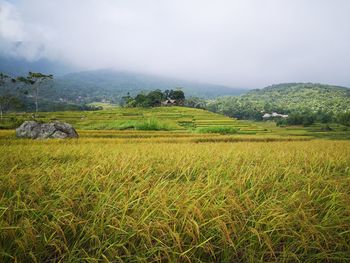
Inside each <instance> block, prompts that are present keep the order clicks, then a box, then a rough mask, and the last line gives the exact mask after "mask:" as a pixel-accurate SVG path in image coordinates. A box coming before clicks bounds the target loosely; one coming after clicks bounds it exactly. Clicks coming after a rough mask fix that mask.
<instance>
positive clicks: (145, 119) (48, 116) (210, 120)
mask: <svg viewBox="0 0 350 263" xmlns="http://www.w3.org/2000/svg"><path fill="white" fill-rule="evenodd" d="M31 116H32V114H31V113H10V114H6V115H5V117H4V120H2V121H0V129H10V128H16V127H18V126H19V125H20V124H21V123H22V122H23V121H24V120H32V117H31ZM38 120H40V121H44V122H47V121H52V120H59V121H65V122H68V123H71V124H72V125H73V126H74V127H75V128H77V129H80V130H120V129H135V130H140V129H142V130H155V131H157V130H172V131H189V132H190V131H200V132H204V131H208V132H213V131H215V130H216V131H219V134H220V130H221V131H222V133H224V134H226V132H224V130H225V129H226V130H227V131H228V132H229V134H230V133H231V132H230V130H231V131H232V132H233V131H234V130H236V129H239V131H238V133H237V134H240V135H244V134H246V135H256V136H265V135H273V136H275V135H276V136H309V137H313V138H320V139H322V138H323V139H337V140H338V139H345V140H347V139H350V129H349V128H347V127H344V126H342V125H339V124H330V127H331V129H332V131H322V126H324V124H315V125H313V126H310V127H302V126H293V127H276V125H275V123H274V122H269V121H268V122H253V121H244V120H236V119H232V118H228V117H226V116H223V115H220V114H215V113H212V112H208V111H206V110H201V109H193V108H186V107H157V108H120V107H113V106H110V105H109V108H108V109H105V110H101V111H80V112H79V111H73V112H69V111H67V112H40V113H39V118H38Z"/></svg>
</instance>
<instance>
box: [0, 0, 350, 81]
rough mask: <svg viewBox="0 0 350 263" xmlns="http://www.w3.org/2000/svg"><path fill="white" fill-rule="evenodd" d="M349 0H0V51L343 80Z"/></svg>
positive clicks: (95, 62)
mask: <svg viewBox="0 0 350 263" xmlns="http://www.w3.org/2000/svg"><path fill="white" fill-rule="evenodd" d="M349 14H350V1H349V0H123V1H122V0H12V1H11V0H0V54H2V55H4V54H5V55H8V56H14V57H20V58H25V59H27V60H30V61H35V60H37V59H40V58H46V59H50V60H53V61H59V62H63V63H66V64H67V65H73V66H75V67H77V68H79V69H81V70H90V69H101V68H114V69H116V70H128V71H135V72H141V73H150V74H157V75H163V76H169V77H176V78H182V79H187V80H195V81H201V82H208V83H215V84H223V85H227V86H232V87H244V88H262V87H265V86H268V85H270V84H274V83H275V84H276V83H283V82H316V83H328V84H336V85H343V86H350V74H349V73H350V15H349Z"/></svg>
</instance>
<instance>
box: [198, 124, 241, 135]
mask: <svg viewBox="0 0 350 263" xmlns="http://www.w3.org/2000/svg"><path fill="white" fill-rule="evenodd" d="M238 131H239V128H236V127H232V126H208V127H201V128H197V129H196V132H198V133H219V134H235V133H237V132H238Z"/></svg>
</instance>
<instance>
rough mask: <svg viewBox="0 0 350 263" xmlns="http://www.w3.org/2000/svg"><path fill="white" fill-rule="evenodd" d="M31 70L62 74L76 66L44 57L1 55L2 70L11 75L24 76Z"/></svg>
mask: <svg viewBox="0 0 350 263" xmlns="http://www.w3.org/2000/svg"><path fill="white" fill-rule="evenodd" d="M29 71H32V72H41V73H44V74H54V75H55V76H62V75H65V74H68V73H70V72H72V71H74V68H73V67H71V66H68V65H65V64H64V63H60V62H57V61H51V60H48V59H44V58H42V59H38V60H35V61H29V60H26V59H24V58H16V57H10V56H4V55H0V72H3V73H5V74H7V75H11V76H23V75H26V74H28V72H29Z"/></svg>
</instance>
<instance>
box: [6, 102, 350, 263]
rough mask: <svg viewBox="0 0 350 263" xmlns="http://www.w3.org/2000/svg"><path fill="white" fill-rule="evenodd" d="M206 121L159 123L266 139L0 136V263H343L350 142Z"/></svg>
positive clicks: (349, 255) (348, 254)
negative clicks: (225, 129)
mask: <svg viewBox="0 0 350 263" xmlns="http://www.w3.org/2000/svg"><path fill="white" fill-rule="evenodd" d="M168 109H169V110H170V111H174V112H172V113H169V115H172V114H183V115H184V114H185V113H183V112H182V113H181V112H180V113H179V110H177V112H176V107H174V109H172V108H168ZM111 111H114V110H113V109H112V110H111ZM115 111H116V112H119V113H120V111H119V110H115ZM162 113H164V112H162ZM202 113H203V114H202V115H201V116H198V115H197V113H196V114H193V116H192V117H189V116H183V115H181V116H178V117H176V118H175V117H174V116H173V117H174V118H173V120H171V118H169V116H167V117H164V118H160V117H158V118H157V120H158V121H160V122H163V121H164V122H169V123H170V124H171V125H178V121H179V120H180V119H181V121H183V120H184V119H185V118H186V120H188V121H189V120H192V121H191V122H192V123H193V122H194V123H195V124H196V125H200V124H203V123H206V125H204V126H201V127H211V125H210V124H209V123H216V125H215V127H217V126H220V125H222V126H223V127H227V126H230V125H227V123H228V122H229V121H231V122H232V125H231V127H238V126H236V125H233V124H241V125H246V126H242V127H245V128H249V127H250V128H254V127H253V126H255V127H258V128H259V129H261V130H262V131H263V130H264V129H268V131H264V132H261V133H256V134H244V133H241V134H240V133H236V134H225V135H222V134H220V133H198V132H195V131H192V130H191V128H188V127H189V126H181V125H178V126H179V128H177V129H174V130H167V131H151V130H137V129H130V130H118V129H108V130H105V129H101V130H96V129H88V128H87V127H89V125H93V124H94V122H92V119H91V118H90V117H86V119H81V118H78V117H77V116H78V114H82V113H81V112H80V113H76V114H77V116H70V115H69V114H68V113H62V114H63V115H62V117H61V119H64V120H65V121H68V120H67V118H70V120H72V121H73V120H76V122H75V123H74V125H75V126H76V127H78V128H79V130H78V132H79V134H80V138H79V139H73V140H27V139H17V138H15V135H14V130H0V155H1V156H2V158H0V262H348V261H350V141H348V140H326V139H315V137H314V136H305V134H307V132H305V133H301V134H292V135H291V134H288V133H287V132H283V130H282V129H281V130H278V129H277V128H272V127H271V129H270V127H269V126H268V125H269V124H266V125H265V126H263V125H264V124H261V125H262V126H259V123H258V124H256V123H244V122H240V121H237V120H231V119H228V118H226V117H224V116H220V117H218V118H222V120H221V119H219V120H218V121H217V122H216V121H213V120H216V117H217V116H216V115H215V116H213V115H211V114H212V113H206V112H205V111H203V112H202ZM84 114H87V113H84ZM89 114H90V113H89ZM93 114H96V112H93V113H91V115H93ZM99 114H100V115H101V117H102V116H105V118H106V119H108V117H106V116H109V115H110V114H106V113H103V111H101V112H99ZM104 114H105V115H104ZM123 114H124V115H123ZM125 114H129V115H125ZM132 114H134V115H132ZM136 114H140V112H137V111H136V112H131V111H130V112H122V113H121V114H120V115H118V116H125V118H124V120H125V121H130V119H128V118H130V116H131V119H132V118H136V119H137V118H139V117H137V116H140V115H136ZM186 114H188V115H190V113H189V112H186ZM206 114H207V115H206ZM142 115H143V116H144V115H146V117H145V118H146V119H147V118H149V117H150V116H151V115H148V116H147V111H146V112H143V113H142ZM209 115H210V116H211V118H213V120H212V121H210V117H208V116H209ZM42 116H43V117H42V118H43V119H44V118H46V119H49V118H51V117H52V116H54V117H55V118H57V119H60V116H59V115H58V113H42ZM135 116H136V117H135ZM152 116H153V117H154V114H153V113H152ZM120 118H123V117H120ZM205 118H207V120H208V121H207V122H206V120H205ZM96 119H97V118H96ZM104 121H105V120H104ZM112 121H113V120H112ZM96 122H99V121H98V120H96ZM221 122H222V123H221ZM100 123H101V124H102V123H103V121H100ZM218 123H219V124H218ZM170 124H169V125H170ZM84 125H86V126H84ZM196 129H197V128H196ZM274 129H277V130H274Z"/></svg>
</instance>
